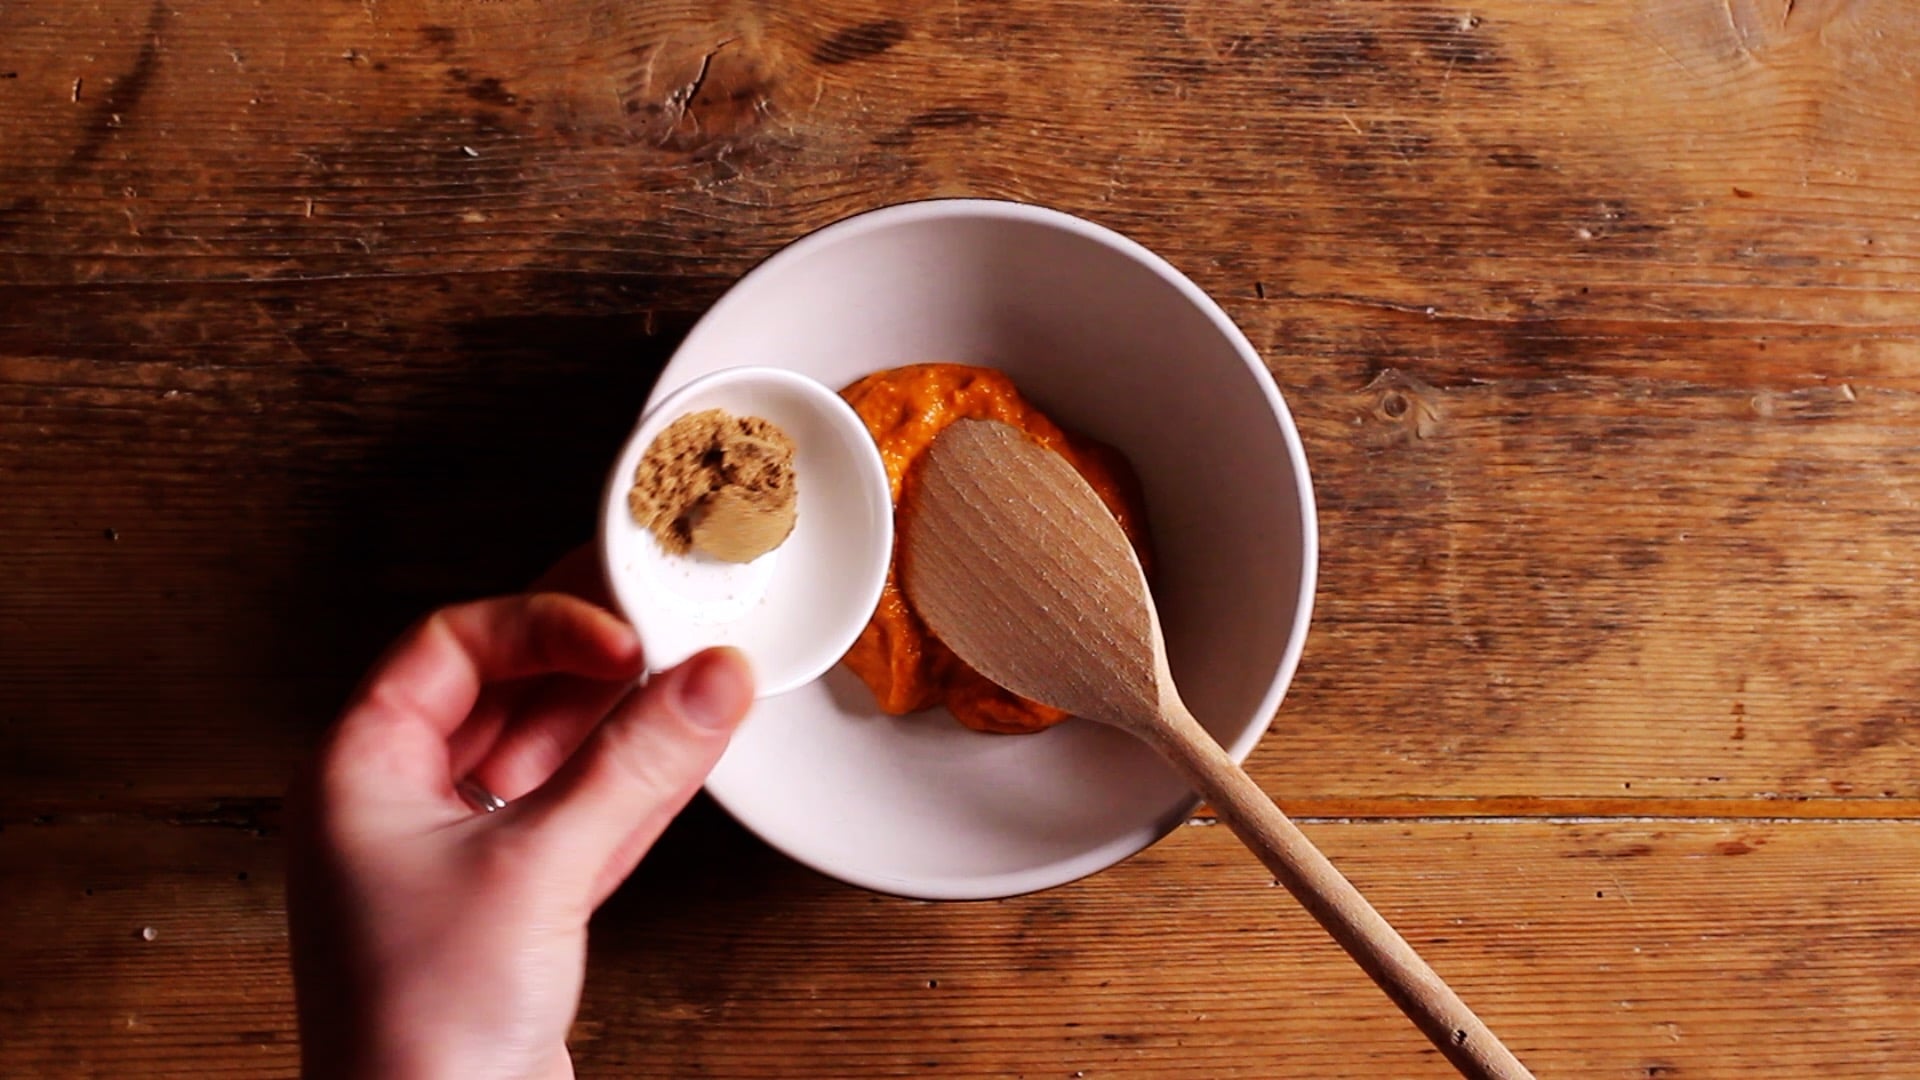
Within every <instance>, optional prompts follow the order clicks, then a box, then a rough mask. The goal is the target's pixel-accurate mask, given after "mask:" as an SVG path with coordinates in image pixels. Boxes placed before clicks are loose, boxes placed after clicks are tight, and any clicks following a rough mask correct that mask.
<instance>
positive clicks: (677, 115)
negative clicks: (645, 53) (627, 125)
mask: <svg viewBox="0 0 1920 1080" xmlns="http://www.w3.org/2000/svg"><path fill="white" fill-rule="evenodd" d="M738 40H740V39H739V38H737V37H730V38H727V39H726V40H724V41H722V42H720V43H719V44H717V45H715V46H714V47H713V48H711V49H708V50H707V51H706V54H705V55H703V56H701V57H700V70H698V71H696V72H694V73H693V79H692V80H691V81H689V82H688V83H687V84H686V85H685V86H682V87H681V88H680V89H678V90H675V91H674V92H673V93H671V94H668V95H667V101H666V107H667V108H669V109H672V110H673V119H672V120H671V121H670V122H669V123H668V124H667V128H666V130H665V131H664V132H662V133H661V135H660V142H659V144H658V145H660V146H665V145H666V144H667V141H668V140H669V139H671V138H672V137H673V133H674V131H676V130H677V129H678V128H679V127H680V121H682V120H685V119H689V114H688V112H687V110H688V108H689V107H690V106H691V105H692V104H693V99H694V98H696V97H698V96H699V94H700V88H701V87H702V86H704V85H706V82H707V73H708V72H709V71H711V70H712V69H713V58H714V57H715V56H717V55H719V53H720V50H721V49H724V48H726V47H727V46H729V45H731V44H733V43H734V42H736V41H738ZM647 64H648V67H649V68H651V67H652V64H653V58H652V57H648V58H647ZM691 119H692V120H693V132H694V134H696V135H698V134H699V133H700V118H699V117H698V116H692V117H691Z"/></svg>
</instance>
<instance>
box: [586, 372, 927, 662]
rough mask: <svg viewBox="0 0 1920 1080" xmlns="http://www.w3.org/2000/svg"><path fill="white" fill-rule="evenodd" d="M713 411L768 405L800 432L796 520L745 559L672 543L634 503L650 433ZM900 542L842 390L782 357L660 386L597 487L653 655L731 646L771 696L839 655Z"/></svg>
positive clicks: (793, 435) (606, 547)
mask: <svg viewBox="0 0 1920 1080" xmlns="http://www.w3.org/2000/svg"><path fill="white" fill-rule="evenodd" d="M706 409H722V410H724V411H726V412H728V413H731V414H733V415H734V416H758V417H760V418H762V419H765V420H768V421H771V422H772V423H773V425H774V426H775V427H778V428H779V429H780V430H781V431H783V432H785V433H786V435H787V437H788V438H790V439H792V440H793V446H794V460H793V474H794V475H793V479H794V487H795V495H796V498H797V500H798V506H797V508H796V516H795V518H794V524H793V532H792V533H791V534H789V535H788V536H787V539H786V540H785V542H783V543H782V544H781V545H780V546H779V547H777V548H775V549H773V550H772V551H770V552H768V553H767V554H765V555H762V556H760V557H759V558H757V559H755V560H753V561H752V562H749V563H726V562H721V561H719V560H716V559H709V558H706V557H705V556H702V555H699V554H697V553H695V554H689V555H671V554H668V553H667V551H666V549H664V548H662V547H661V546H660V543H659V541H657V540H655V539H654V537H653V534H652V533H651V532H650V531H648V530H647V529H645V528H643V527H641V526H640V524H639V523H638V522H636V521H634V520H633V514H632V513H631V512H630V511H629V510H628V507H627V492H628V491H629V489H630V488H631V487H632V486H633V475H634V471H635V470H636V469H637V468H638V467H639V465H640V459H641V458H642V457H644V456H645V455H646V452H647V448H648V447H650V446H652V445H653V440H654V439H655V438H656V437H658V436H659V434H660V433H661V432H662V431H664V430H666V427H667V425H669V424H671V423H673V422H674V421H675V420H678V419H679V418H680V417H682V416H685V415H687V414H688V413H694V412H700V411H703V410H706ZM892 550H893V508H892V506H891V504H890V503H889V501H888V494H887V471H886V466H884V465H883V464H881V461H880V451H879V450H878V449H877V448H876V447H875V446H874V444H873V437H872V436H871V435H869V434H867V429H866V425H864V424H863V423H861V421H860V417H859V416H858V415H857V414H855V413H854V411H853V409H852V407H851V406H849V405H848V404H847V403H846V402H845V401H842V400H841V399H840V396H839V395H838V394H836V393H834V392H833V390H831V389H828V388H827V387H825V386H822V385H821V384H820V383H818V382H815V381H814V380H812V379H809V378H807V377H806V376H805V375H801V374H798V373H796V372H793V371H788V370H785V369H783V368H770V367H751V366H749V367H730V368H723V369H721V370H719V371H715V372H712V373H710V374H707V375H703V376H701V377H700V378H697V379H694V380H693V381H692V382H689V383H685V384H683V385H681V386H680V387H679V389H677V390H675V391H673V392H672V393H670V394H666V395H665V396H664V397H661V398H660V400H659V401H658V402H657V403H655V404H654V405H652V406H651V407H650V408H648V410H647V412H646V414H645V415H644V416H642V417H641V419H640V423H639V426H637V427H636V428H635V429H634V432H633V435H632V436H631V437H629V438H628V439H627V445H626V447H625V448H624V449H623V450H621V452H620V458H619V460H618V461H617V462H615V464H614V467H613V471H612V472H611V473H610V474H608V477H607V486H606V490H605V491H604V493H603V494H602V497H601V506H600V557H601V564H602V566H603V567H604V568H605V570H606V573H607V582H608V584H609V585H610V586H611V588H612V592H613V599H614V603H615V604H616V605H617V606H618V607H619V608H620V610H621V611H622V612H623V613H624V614H625V615H626V616H627V620H628V621H629V622H631V623H633V626H634V629H635V630H637V631H639V633H640V643H641V645H642V646H643V647H644V648H645V649H646V655H647V667H648V668H649V669H651V670H654V671H661V670H664V669H666V668H670V667H672V666H674V665H675V664H678V663H679V662H680V661H682V660H685V659H686V658H687V657H689V656H692V655H693V654H694V653H696V652H699V651H700V650H701V649H704V648H707V647H708V646H712V645H731V646H733V647H734V648H736V649H739V650H740V651H741V652H742V653H745V654H746V657H747V660H748V662H749V663H751V664H752V665H753V673H754V677H755V680H756V682H757V684H758V687H759V692H760V693H761V694H762V695H770V694H781V693H785V692H787V691H789V690H792V689H794V688H795V687H797V686H803V685H805V684H807V683H810V682H812V681H813V680H815V679H817V678H819V677H820V676H821V674H822V673H824V672H825V671H826V670H827V669H828V668H830V667H832V666H833V665H834V664H836V663H838V662H839V660H840V657H841V656H843V655H845V654H846V651H847V650H848V649H849V648H851V647H852V646H853V642H854V639H855V638H857V637H859V636H860V630H861V628H863V627H865V626H866V624H867V620H868V619H869V618H871V617H872V616H873V608H874V605H875V604H876V603H878V602H879V599H880V588H881V586H882V585H884V584H885V583H886V579H887V557H888V555H889V554H890V553H891V552H892Z"/></svg>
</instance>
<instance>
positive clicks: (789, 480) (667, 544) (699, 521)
mask: <svg viewBox="0 0 1920 1080" xmlns="http://www.w3.org/2000/svg"><path fill="white" fill-rule="evenodd" d="M796 494H797V493H796V490H795V486H794V479H793V440H792V439H789V438H788V437H787V434H786V432H784V431H781V430H780V429H779V428H777V427H775V426H774V425H773V424H772V423H770V422H769V421H766V420H763V419H761V418H759V417H757V416H732V415H729V414H728V413H726V412H724V411H722V410H720V409H708V410H706V411H704V412H697V413H688V414H687V415H685V416H683V417H681V418H679V419H678V420H675V421H674V422H673V423H671V424H668V425H667V429H666V430H665V431H662V432H661V433H660V434H659V435H658V436H657V437H655V438H654V440H653V445H651V446H649V447H647V452H646V454H644V455H643V456H642V457H641V459H640V467H639V468H638V469H637V470H635V472H634V477H633V488H632V489H631V490H630V491H628V493H627V508H628V509H629V510H630V511H632V513H633V520H634V521H636V522H638V523H640V524H641V525H642V526H644V527H646V528H647V529H649V530H651V531H652V532H653V535H654V536H655V537H656V538H657V539H658V540H659V541H660V546H661V547H663V548H666V549H667V550H668V551H669V552H672V553H673V554H675V555H685V554H686V553H687V552H689V551H692V550H696V549H697V550H699V551H701V552H702V553H704V554H707V555H710V556H712V557H714V558H716V559H722V560H725V561H727V562H751V561H753V560H754V559H757V558H759V557H760V556H762V555H764V554H766V553H767V552H769V551H772V550H773V549H774V548H777V547H779V546H780V545H781V544H782V543H784V542H785V541H786V539H787V537H788V535H790V534H791V533H792V532H793V523H794V519H795V516H796V506H795V503H796V501H797V500H796Z"/></svg>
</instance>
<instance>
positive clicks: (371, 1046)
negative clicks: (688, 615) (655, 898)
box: [287, 557, 753, 1080]
mask: <svg viewBox="0 0 1920 1080" xmlns="http://www.w3.org/2000/svg"><path fill="white" fill-rule="evenodd" d="M542 587H543V590H544V591H536V592H532V593H526V594H522V595H517V596H508V597H501V598H498V599H493V600H481V601H476V602H474V603H469V604H461V605H456V606H453V607H448V608H443V609H441V610H439V611H436V612H434V613H433V614H432V615H430V616H429V617H427V618H426V619H424V620H422V621H421V622H420V623H418V624H416V625H415V626H414V627H413V628H411V629H410V630H408V631H407V632H406V633H405V634H404V635H403V636H402V637H401V638H400V640H399V641H397V642H395V643H394V645H393V646H392V647H391V648H390V649H389V650H388V651H387V653H386V655H385V656H384V657H382V658H381V659H380V660H379V661H378V662H377V663H376V664H375V665H374V667H373V670H372V671H371V672H370V673H369V674H368V675H367V677H366V679H365V680H364V682H363V683H362V684H361V686H360V688H359V689H358V690H357V691H356V692H355V693H354V695H353V697H352V698H351V700H350V701H349V702H348V704H347V706H346V708H345V709H344V711H343V712H342V714H341V717H340V720H339V722H338V723H337V724H336V725H335V726H334V728H333V730H332V731H331V732H329V734H328V736H327V738H326V740H325V742H324V743H323V745H322V747H321V749H320V751H319V753H318V754H317V755H316V756H315V758H314V761H313V763H312V765H311V766H310V767H309V768H308V769H306V770H305V771H304V772H303V774H302V776H301V777H300V778H299V779H298V780H297V781H296V783H295V785H294V788H293V791H292V792H291V794H290V796H289V800H288V811H289V813H288V817H289V834H290V837H289V838H290V844H291V862H290V864H289V868H288V874H287V878H288V882H287V884H288V919H289V926H290V931H291V937H292V944H293V964H294V981H295V986H296V990H297V993H298V998H299V1009H300V1030H301V1046H302V1052H301V1057H302V1064H303V1075H304V1076H306V1077H307V1078H309V1080H334V1078H354V1080H358V1078H363V1077H365V1078H373V1077H380V1078H384V1080H430V1078H440V1077H447V1078H456V1077H457V1078H459V1080H549V1078H564V1077H571V1076H572V1075H573V1063H572V1060H571V1059H570V1057H569V1056H568V1053H567V1048H566V1035H567V1029H568V1028H569V1026H570V1025H571V1024H572V1022H573V1017H574V1013H575V1011H576V1010H577V1009H578V1007H579V1004H580V991H581V985H582V981H583V979H584V976H585V972H586V949H587V920H588V918H589V917H590V916H591V915H592V914H593V911H594V909H595V908H596V907H598V906H599V905H600V903H601V901H603V900H605V899H606V898H607V896H608V894H609V893H611V892H612V891H613V890H614V889H615V888H616V887H617V886H618V885H619V884H620V882H621V881H623V880H625V878H626V877H627V875H628V874H629V873H631V872H632V871H633V868H634V867H635V866H636V865H637V864H638V863H639V861H640V858H641V856H642V855H644V854H645V853H646V851H647V850H648V848H650V847H651V846H652V845H653V842H654V841H655V840H656V839H657V838H658V837H659V835H660V833H661V831H662V830H663V829H665V828H666V826H667V823H668V822H669V821H671V820H672V819H673V816H674V815H675V814H677V813H678V812H679V811H680V809H681V808H682V807H683V806H685V805H686V803H687V800H688V799H690V798H691V797H692V796H693V793H694V792H695V791H696V790H698V789H699V787H700V784H701V782H702V781H703V780H704V779H705V778H706V775H707V773H708V772H709V771H710V770H711V769H712V768H713V766H714V763H715V762H717V761H718V760H719V757H720V754H721V752H722V751H723V750H724V749H725V748H726V744H727V740H728V738H729V737H730V736H731V734H732V732H733V729H734V727H735V726H736V725H737V724H738V723H739V722H740V720H741V719H742V717H744V715H745V714H746V710H747V707H748V705H749V704H750V703H751V701H752V699H753V680H752V675H751V673H750V672H749V671H748V670H747V666H746V663H745V661H744V660H743V659H742V658H741V657H740V656H739V654H737V653H734V652H732V651H729V650H710V651H708V652H705V653H702V654H700V655H698V656H695V657H693V658H692V659H690V660H688V661H687V662H686V663H684V664H681V665H680V666H678V667H676V668H674V669H672V670H670V671H667V672H664V673H661V674H659V675H656V676H654V677H653V678H652V679H651V680H649V681H648V682H647V683H646V685H645V686H644V687H639V688H636V686H635V681H636V680H637V679H638V678H639V677H640V676H641V674H642V672H643V671H645V670H646V665H645V662H644V660H643V658H642V655H641V649H640V642H639V640H638V639H637V638H636V637H635V635H634V632H633V630H632V628H631V627H629V626H628V625H627V624H626V623H624V622H622V621H621V620H620V619H618V618H616V617H615V616H614V615H612V614H610V613H609V612H608V611H607V610H606V609H605V608H603V607H600V606H599V605H597V604H594V603H592V602H590V601H588V600H585V599H581V598H580V596H577V595H568V594H567V593H566V592H562V591H558V590H561V589H569V590H571V591H573V592H577V593H581V594H585V595H595V594H596V593H597V591H598V590H597V586H596V583H595V582H594V580H593V578H592V575H591V573H590V572H589V571H588V570H587V568H586V564H585V562H584V560H581V559H579V558H577V557H576V558H574V559H570V560H569V561H568V562H566V563H563V564H562V565H561V566H560V567H558V568H556V570H555V572H554V574H551V575H549V577H548V579H547V580H545V581H543V583H542ZM463 778H470V779H472V780H474V781H476V782H478V783H479V784H480V785H481V786H482V787H484V788H485V789H486V790H488V791H491V792H493V793H495V794H496V795H498V796H500V797H501V798H503V799H506V800H508V805H507V806H506V808H505V809H503V810H500V811H498V812H496V813H486V812H483V811H481V810H478V809H476V808H475V807H474V806H473V805H471V804H470V803H469V802H468V801H467V800H465V799H463V798H462V797H461V796H460V794H459V793H458V791H457V789H456V784H457V783H458V782H459V781H460V780H461V779H463Z"/></svg>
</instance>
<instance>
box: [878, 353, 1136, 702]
mask: <svg viewBox="0 0 1920 1080" xmlns="http://www.w3.org/2000/svg"><path fill="white" fill-rule="evenodd" d="M840 396H842V397H844V398H846V399H847V402H848V404H850V405H852V406H853V408H854V411H855V412H857V413H859V414H860V418H861V419H863V420H865V421H866V422H867V430H868V431H869V432H871V433H872V434H873V440H874V442H876V443H878V444H879V446H880V458H881V460H882V461H884V462H885V463H886V466H887V482H888V483H889V485H891V487H892V489H893V504H894V506H895V507H896V508H897V507H899V506H900V489H901V485H902V484H903V483H905V482H907V480H908V475H909V473H910V472H911V471H912V469H913V464H914V462H915V461H917V460H918V459H919V457H920V455H921V454H923V453H925V452H926V449H927V446H928V445H929V444H931V443H932V442H933V438H934V436H936V435H938V434H940V431H941V429H943V428H945V427H946V426H947V425H948V424H951V423H953V422H954V421H956V420H969V419H973V420H999V421H1001V422H1003V423H1007V424H1012V425H1013V426H1014V427H1017V428H1019V429H1020V430H1021V431H1024V432H1026V433H1027V435H1028V436H1030V437H1031V438H1032V439H1033V440H1034V441H1035V442H1037V443H1039V444H1040V445H1042V446H1045V447H1047V448H1048V449H1051V450H1054V451H1056V452H1058V453H1060V454H1062V455H1064V456H1065V457H1066V459H1067V460H1068V461H1070V462H1072V463H1073V467H1074V468H1075V469H1078V470H1079V472H1080V475H1081V476H1083V477H1085V478H1086V480H1087V482H1088V483H1089V484H1091V485H1092V486H1093V490H1094V491H1096V492H1098V493H1099V495H1100V498H1101V501H1103V502H1105V503H1106V504H1107V509H1109V510H1111V511H1113V516H1114V517H1115V518H1117V519H1118V520H1119V522H1120V527H1121V528H1122V529H1124V530H1125V531H1126V534H1127V538H1128V539H1129V540H1132V541H1133V546H1134V549H1135V550H1136V551H1138V552H1139V553H1140V559H1141V562H1142V564H1143V565H1144V564H1145V563H1146V560H1147V552H1146V545H1145V516H1146V514H1145V509H1144V507H1143V506H1142V505H1141V498H1140V490H1139V485H1138V484H1137V482H1136V481H1135V479H1134V476H1133V470H1132V469H1131V468H1130V467H1129V466H1128V465H1127V461H1126V459H1125V458H1123V457H1121V456H1120V454H1119V453H1118V452H1116V451H1114V450H1113V449H1111V448H1109V447H1107V446H1103V445H1101V444H1100V443H1097V442H1094V441H1093V440H1091V439H1086V438H1082V437H1079V436H1075V435H1070V434H1068V433H1067V432H1064V431H1062V430H1061V429H1060V428H1059V427H1058V426H1056V425H1055V424H1054V423H1053V421H1051V420H1049V419H1047V418H1046V416H1045V415H1044V414H1042V413H1041V412H1040V410H1038V409H1036V408H1034V407H1033V406H1032V405H1030V404H1028V403H1027V401H1026V399H1024V398H1022V397H1021V396H1020V394H1019V392H1018V391H1016V390H1015V389H1014V387H1013V382H1012V381H1011V380H1009V379H1008V378H1007V377H1006V376H1005V375H1002V374H1000V373H999V372H998V371H994V370H993V369H991V368H980V367H967V366H965V365H963V364H914V365H912V366H910V367H901V368H894V369H893V370H891V371H882V372H877V373H875V374H872V375H869V376H867V377H866V378H864V379H861V380H860V381H859V382H856V383H854V384H853V385H852V386H849V387H847V388H846V389H845V390H842V391H841V392H840ZM896 512H904V511H898V510H897V511H896ZM899 531H901V530H896V533H897V532H899ZM846 664H847V667H849V668H851V669H852V670H853V672H854V674H856V675H858V676H860V678H861V679H862V680H863V681H865V682H866V684H867V687H868V688H869V689H871V690H872V691H873V696H874V698H875V699H876V700H877V701H879V703H880V707H881V708H882V709H884V710H885V711H887V712H889V713H892V714H893V715H895V716H898V715H901V714H903V713H910V712H916V711H918V710H920V709H927V708H932V707H933V706H935V705H939V704H942V703H944V704H945V705H946V706H947V709H948V711H950V712H952V713H953V715H954V718H955V719H957V720H959V721H960V722H961V723H962V724H965V725H966V726H968V727H970V728H973V729H975V730H977V731H992V732H999V733H1002V734H1008V735H1018V734H1025V733H1028V732H1033V731H1039V730H1041V729H1042V728H1045V727H1049V726H1051V725H1053V724H1057V723H1059V722H1060V721H1062V720H1064V719H1066V715H1067V714H1065V713H1063V712H1061V711H1060V710H1058V709H1052V708H1048V707H1047V706H1045V705H1041V704H1039V703H1038V702H1034V701H1028V700H1027V699H1026V698H1023V697H1019V696H1017V695H1015V694H1013V693H1011V692H1009V691H1007V690H1003V689H1001V688H1000V687H999V686H996V685H994V684H993V683H991V682H988V681H987V678H986V677H985V676H984V675H981V674H980V673H979V672H977V671H975V670H973V669H972V668H970V667H968V666H967V665H966V664H965V663H964V662H962V661H961V659H960V658H959V657H957V656H955V655H954V654H953V651H952V650H950V649H948V648H947V647H946V646H945V645H943V644H941V643H940V641H939V639H937V638H935V637H934V636H933V635H932V634H931V633H929V632H928V630H927V626H926V624H925V623H923V622H921V621H920V616H919V615H917V614H915V613H914V610H913V607H912V606H911V605H910V604H908V603H907V598H906V595H905V594H904V593H903V592H902V591H901V590H900V584H899V580H898V559H897V558H896V560H895V562H894V565H892V566H889V567H888V568H887V584H886V588H885V589H884V590H883V591H882V592H881V594H880V606H879V608H878V609H876V610H875V611H874V614H873V621H872V622H869V623H868V624H867V628H866V629H865V630H863V631H861V633H860V640H858V641H856V642H855V643H854V646H853V648H852V649H851V650H849V651H848V653H847V655H846Z"/></svg>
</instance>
